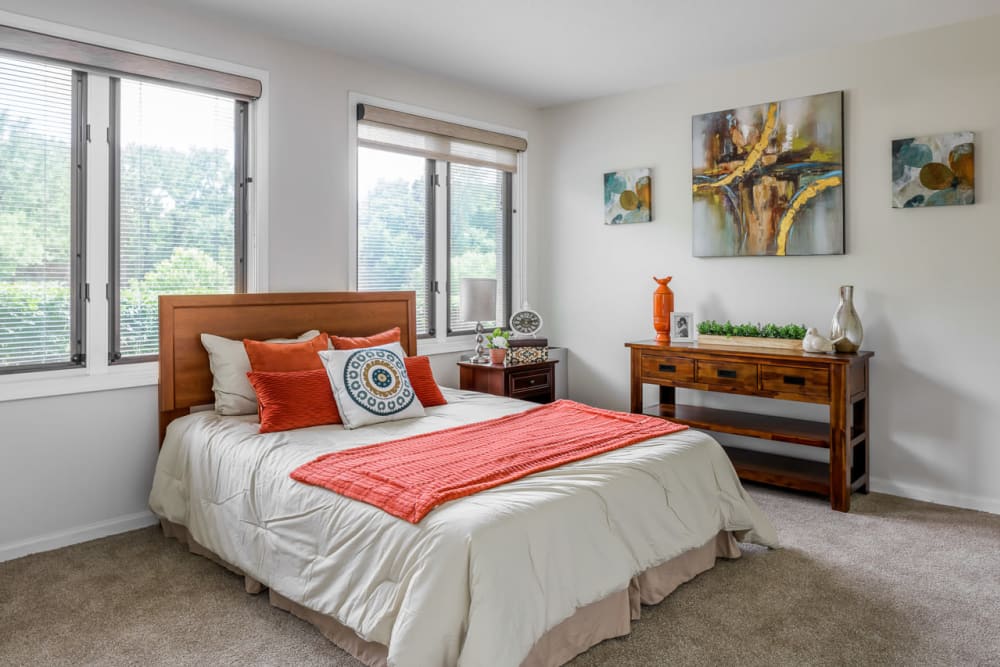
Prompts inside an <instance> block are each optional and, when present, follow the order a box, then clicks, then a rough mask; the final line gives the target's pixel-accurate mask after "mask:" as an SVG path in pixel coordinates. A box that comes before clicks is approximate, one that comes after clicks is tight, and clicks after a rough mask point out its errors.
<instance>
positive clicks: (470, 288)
mask: <svg viewBox="0 0 1000 667" xmlns="http://www.w3.org/2000/svg"><path fill="white" fill-rule="evenodd" d="M496 317H497V281H496V279H495V278H462V284H461V287H460V288H459V293H458V318H459V319H460V320H462V321H463V322H475V323H476V356H474V357H472V358H471V359H469V361H470V362H472V363H474V364H488V363H490V358H489V356H488V355H487V354H486V350H485V349H483V322H484V321H486V322H491V321H493V320H495V319H496Z"/></svg>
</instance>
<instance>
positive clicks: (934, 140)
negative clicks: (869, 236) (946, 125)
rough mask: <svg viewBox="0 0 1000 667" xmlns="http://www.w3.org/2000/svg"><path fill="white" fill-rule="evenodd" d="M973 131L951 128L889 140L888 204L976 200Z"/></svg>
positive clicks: (907, 205)
mask: <svg viewBox="0 0 1000 667" xmlns="http://www.w3.org/2000/svg"><path fill="white" fill-rule="evenodd" d="M974 149H975V134H973V133H972V132H952V133H951V134H938V135H934V136H931V137H912V138H910V139H896V140H894V141H893V142H892V207H893V208H917V207H920V206H954V205H959V204H974V203H975V202H976V162H975V150H974Z"/></svg>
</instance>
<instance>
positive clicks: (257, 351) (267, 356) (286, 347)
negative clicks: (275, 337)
mask: <svg viewBox="0 0 1000 667" xmlns="http://www.w3.org/2000/svg"><path fill="white" fill-rule="evenodd" d="M243 347H244V348H246V351H247V357H248V358H249V359H250V368H251V369H253V370H254V371H263V372H267V373H281V372H287V371H311V370H316V369H322V368H323V362H322V361H321V360H320V358H319V354H317V353H318V352H319V351H320V350H326V349H328V348H329V347H330V337H329V336H327V335H326V334H325V333H324V334H320V335H318V336H316V337H315V338H313V339H310V340H307V341H303V342H301V343H265V342H263V341H259V340H249V339H246V338H244V339H243Z"/></svg>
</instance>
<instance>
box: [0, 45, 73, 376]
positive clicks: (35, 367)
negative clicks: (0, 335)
mask: <svg viewBox="0 0 1000 667" xmlns="http://www.w3.org/2000/svg"><path fill="white" fill-rule="evenodd" d="M10 57H11V58H13V59H15V60H24V61H29V62H44V61H42V60H40V59H38V58H34V57H31V56H28V55H24V54H19V53H12V54H10ZM64 67H65V68H66V69H67V70H69V74H70V175H69V181H70V192H69V211H70V220H69V236H70V241H69V293H70V298H69V313H68V314H69V359H67V360H66V361H52V362H47V363H46V362H42V363H32V364H18V365H15V366H6V367H4V366H0V379H6V378H9V377H18V376H22V375H25V374H33V373H44V372H47V371H59V370H66V369H76V368H82V367H86V365H87V354H86V331H87V319H86V317H87V307H86V305H87V304H86V302H87V300H88V299H89V297H90V295H89V285H88V284H87V280H86V278H87V270H86V269H87V264H86V252H85V251H84V249H85V248H86V245H87V140H88V136H87V73H86V72H84V71H82V70H78V69H75V68H73V67H70V66H64Z"/></svg>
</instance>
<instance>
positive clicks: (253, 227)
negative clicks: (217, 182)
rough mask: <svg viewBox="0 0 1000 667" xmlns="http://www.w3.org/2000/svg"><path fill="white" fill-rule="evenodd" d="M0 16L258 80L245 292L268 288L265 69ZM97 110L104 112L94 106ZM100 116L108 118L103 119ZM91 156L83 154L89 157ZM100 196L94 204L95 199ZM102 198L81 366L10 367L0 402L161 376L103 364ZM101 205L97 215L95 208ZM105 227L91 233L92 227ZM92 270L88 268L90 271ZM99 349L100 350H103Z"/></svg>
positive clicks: (90, 240)
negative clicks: (16, 369) (260, 90)
mask: <svg viewBox="0 0 1000 667" xmlns="http://www.w3.org/2000/svg"><path fill="white" fill-rule="evenodd" d="M0 22H2V23H4V24H5V25H9V26H11V27H14V28H21V29H23V30H33V31H35V32H41V33H46V34H49V35H53V36H56V37H64V38H66V39H74V40H77V41H81V42H89V43H91V44H97V45H99V46H107V47H110V48H114V49H121V50H124V51H131V52H133V53H139V54H142V55H146V56H153V57H156V58H163V59H166V60H173V61H176V62H181V63H186V64H188V65H196V66H198V67H206V68H209V69H216V70H221V71H225V72H232V73H233V74H241V75H244V76H250V77H253V78H255V79H258V80H259V81H260V82H261V84H262V85H263V89H264V93H263V95H262V96H261V97H260V99H258V100H256V101H254V102H253V103H252V104H251V105H250V127H249V131H250V142H249V144H250V153H249V155H248V161H249V173H250V175H251V176H252V177H253V183H252V184H251V190H250V193H249V196H248V202H247V203H248V206H247V291H248V292H266V291H267V287H268V273H267V266H268V264H267V249H268V218H267V212H268V186H269V184H270V180H269V178H268V137H269V135H268V117H269V109H268V107H269V97H270V87H269V85H268V83H269V82H268V78H269V77H268V72H267V71H266V70H261V69H257V68H255V67H248V66H246V65H241V64H239V63H231V62H227V61H225V60H218V59H215V58H207V57H205V56H200V55H196V54H193V53H186V52H184V51H177V50H174V49H168V48H166V47H162V46H155V45H152V44H145V43H143V42H136V41H133V40H130V39H124V38H121V37H116V36H113V35H107V34H104V33H100V32H94V31H91V30H84V29H82V28H76V27H73V26H67V25H63V24H60V23H53V22H50V21H44V20H42V19H36V18H32V17H28V16H22V15H20V14H13V13H11V12H6V11H2V10H0ZM95 111H99V110H98V109H95V108H94V107H93V106H91V108H90V109H89V110H88V116H89V120H90V122H91V125H94V126H96V125H97V123H96V122H95V121H97V122H100V119H97V118H96V115H95ZM100 113H106V111H103V110H100ZM104 120H105V121H106V120H107V119H104ZM88 157H89V156H88ZM88 167H89V169H88V173H87V179H88V182H87V190H88V192H90V191H94V192H97V190H96V188H98V187H103V190H102V191H103V192H107V191H108V190H107V168H106V165H105V168H104V169H103V170H102V169H101V168H100V167H99V165H97V166H95V165H93V164H90V165H88ZM95 199H98V201H97V202H96V205H95V203H94V200H95ZM104 199H106V198H103V199H102V198H94V197H90V196H88V197H87V202H88V204H87V208H88V211H87V212H88V225H87V228H88V237H87V280H88V281H89V282H90V283H91V299H90V302H89V303H88V304H87V349H86V353H87V366H86V367H85V368H72V369H67V370H57V371H41V372H32V373H12V374H9V375H0V402H2V401H15V400H22V399H27V398H41V397H46V396H62V395H67V394H81V393H88V392H94V391H109V390H112V389H125V388H128V387H146V386H150V385H155V384H157V382H158V381H159V365H158V364H157V363H156V362H148V363H138V364H120V365H115V366H109V365H108V362H107V358H108V355H107V345H108V341H107V319H108V318H107V309H108V306H107V302H106V301H105V300H104V298H103V296H102V294H101V293H102V292H103V289H96V288H95V286H96V285H97V284H98V283H97V282H95V276H99V278H97V280H100V281H102V282H103V280H105V279H106V277H107V266H108V262H107V259H108V258H107V248H108V243H107V227H106V225H101V224H100V223H97V224H96V225H95V224H94V223H93V220H92V218H90V216H96V215H103V217H101V218H98V219H99V220H103V221H107V219H108V217H107V210H106V202H105V201H104ZM101 211H103V214H102V213H101ZM94 229H99V230H103V231H102V233H94V232H93V231H92V230H94ZM95 271H96V272H97V273H94V272H95ZM102 351H103V352H102Z"/></svg>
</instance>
